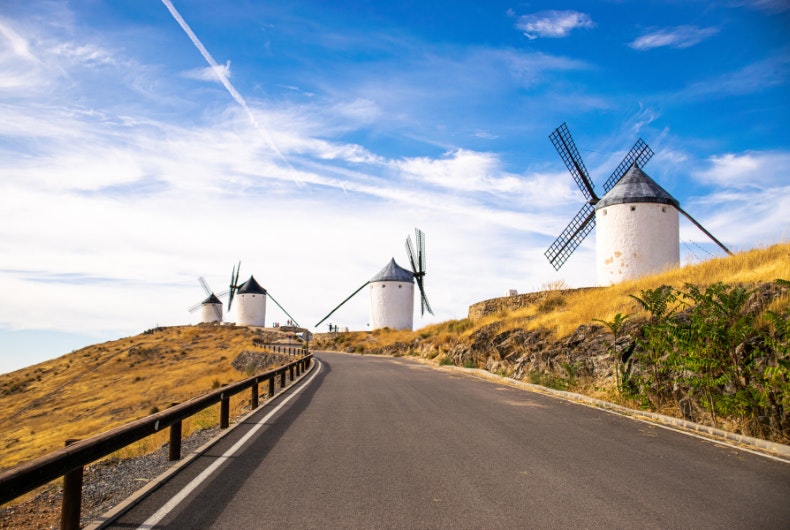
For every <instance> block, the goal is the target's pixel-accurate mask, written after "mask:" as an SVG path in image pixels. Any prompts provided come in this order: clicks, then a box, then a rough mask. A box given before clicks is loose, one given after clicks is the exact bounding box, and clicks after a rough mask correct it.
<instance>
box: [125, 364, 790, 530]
mask: <svg viewBox="0 0 790 530" xmlns="http://www.w3.org/2000/svg"><path fill="white" fill-rule="evenodd" d="M316 357H317V358H318V359H319V360H320V363H321V364H320V370H318V372H317V373H315V372H314V373H312V374H308V376H307V378H306V379H310V378H311V377H313V376H314V377H313V378H312V379H311V380H310V382H309V383H308V384H306V385H303V386H302V387H301V391H299V393H298V394H296V395H295V396H293V397H292V398H291V399H290V401H288V402H287V403H286V404H285V405H284V406H282V407H281V408H280V410H278V411H277V412H276V413H274V414H273V415H272V410H273V406H274V405H276V403H275V404H272V405H267V407H264V408H263V409H262V410H261V412H260V413H258V414H256V415H254V416H252V417H250V418H249V419H248V420H247V421H245V423H244V425H242V426H240V427H239V428H237V429H236V430H234V432H233V433H232V434H231V435H229V436H227V437H226V438H225V439H223V440H222V441H221V442H220V443H218V444H217V445H215V446H214V447H212V449H210V450H209V451H208V452H207V453H206V454H205V455H204V456H203V457H201V458H199V459H198V460H196V461H195V462H194V463H193V464H191V465H189V466H187V467H185V468H184V469H183V470H182V471H181V472H180V473H178V475H176V476H175V477H174V478H173V479H172V480H170V481H169V482H167V483H166V484H164V485H163V486H162V487H161V488H159V489H158V490H157V491H156V492H155V493H154V494H153V495H151V496H150V497H148V498H146V499H145V500H143V501H142V502H141V503H140V504H139V505H137V506H136V507H135V508H134V509H133V510H131V511H130V512H128V513H127V514H126V515H125V516H124V517H123V518H121V519H120V520H118V521H117V522H116V523H115V524H114V526H112V527H113V528H138V527H140V526H141V525H144V524H145V521H146V520H148V526H147V527H149V528H150V527H157V528H160V527H161V528H190V529H194V528H227V529H233V530H237V529H241V528H245V529H246V528H454V529H458V528H607V529H610V528H629V529H633V528H695V529H703V528H728V529H733V528H749V529H755V528H760V529H765V528H784V529H787V528H790V464H788V463H785V462H782V461H777V460H772V459H769V458H765V457H763V456H759V455H755V454H752V453H748V452H743V451H739V450H736V449H733V448H730V447H726V446H720V445H717V444H715V443H712V442H709V441H705V440H701V439H699V438H695V437H691V436H687V435H684V434H681V433H677V432H674V431H670V430H667V429H662V428H660V427H656V426H652V425H648V424H645V423H641V422H638V421H635V420H632V419H629V418H625V417H621V416H617V415H614V414H611V413H607V412H604V411H601V410H598V409H593V408H588V407H585V406H582V405H578V404H573V403H568V402H565V401H562V400H558V399H554V398H551V397H547V396H543V395H539V394H533V393H529V392H526V391H524V390H519V389H514V388H511V387H507V386H504V385H499V384H496V383H492V382H489V381H483V380H479V379H475V378H472V377H468V376H464V375H460V374H456V373H450V372H445V371H438V370H435V369H433V368H430V367H427V366H424V365H421V364H418V363H416V362H413V361H410V360H407V359H392V358H381V357H371V356H364V357H363V356H355V355H342V354H330V353H319V354H317V356H316ZM288 395H289V394H286V396H285V397H287V396H288ZM265 415H268V416H270V417H269V418H268V419H267V420H266V421H263V422H262V421H261V418H264V416H265ZM255 429H257V430H255ZM245 435H246V436H248V437H249V439H248V441H246V442H244V443H243V445H241V449H240V450H239V451H238V452H237V453H234V454H233V455H231V456H227V454H226V452H227V451H228V449H229V448H230V447H231V446H232V445H234V444H237V446H238V445H239V439H240V438H241V437H243V436H245ZM223 455H226V456H223ZM212 465H213V466H214V467H216V471H215V472H214V473H213V474H211V475H210V476H209V477H208V478H207V479H206V480H205V481H204V482H201V483H200V484H198V485H195V482H192V481H193V480H194V479H195V477H197V476H198V475H199V474H200V473H201V472H202V471H203V470H204V469H205V468H207V467H208V466H212ZM190 482H191V483H192V486H190V487H194V491H192V493H191V494H190V495H188V496H185V498H184V499H183V500H180V501H179V502H174V501H172V500H171V499H172V498H173V497H174V496H176V495H177V494H178V492H180V491H182V490H183V488H184V487H185V486H187V485H189V484H190ZM168 501H170V506H168V507H167V508H166V509H161V507H162V506H163V505H165V504H166V503H167V502H168ZM157 511H159V512H158V515H157V517H158V518H159V520H158V521H152V520H151V519H149V517H150V516H151V514H154V513H155V512H157ZM154 523H155V524H154ZM144 527H145V526H144Z"/></svg>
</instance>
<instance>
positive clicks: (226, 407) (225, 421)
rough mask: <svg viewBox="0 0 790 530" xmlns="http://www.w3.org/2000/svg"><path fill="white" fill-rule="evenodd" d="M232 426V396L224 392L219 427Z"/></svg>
mask: <svg viewBox="0 0 790 530" xmlns="http://www.w3.org/2000/svg"><path fill="white" fill-rule="evenodd" d="M228 426H230V396H226V395H225V394H222V396H221V397H220V402H219V428H220V429H227V428H228Z"/></svg>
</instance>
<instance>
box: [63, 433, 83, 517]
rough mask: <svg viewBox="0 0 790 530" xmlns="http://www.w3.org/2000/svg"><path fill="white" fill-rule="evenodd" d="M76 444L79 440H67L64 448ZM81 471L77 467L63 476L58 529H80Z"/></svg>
mask: <svg viewBox="0 0 790 530" xmlns="http://www.w3.org/2000/svg"><path fill="white" fill-rule="evenodd" d="M76 442H79V440H75V439H68V440H66V446H67V447H68V446H69V445H71V444H73V443H76ZM83 470H84V468H83V467H79V468H77V469H75V470H73V471H69V472H68V473H66V474H65V475H63V501H62V503H61V505H60V528H61V529H62V530H78V529H79V527H80V512H81V510H82V473H83Z"/></svg>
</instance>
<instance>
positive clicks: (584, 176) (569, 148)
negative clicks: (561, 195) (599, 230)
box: [549, 123, 598, 204]
mask: <svg viewBox="0 0 790 530" xmlns="http://www.w3.org/2000/svg"><path fill="white" fill-rule="evenodd" d="M549 139H550V140H551V143H552V144H554V149H556V150H557V153H559V155H560V158H562V161H563V162H565V167H567V168H568V171H570V172H571V175H572V176H573V180H575V181H576V185H577V186H579V189H580V190H582V193H583V194H584V197H585V198H586V199H587V200H588V201H590V202H591V203H592V204H595V203H596V202H598V196H597V195H595V191H594V190H593V183H592V180H590V175H589V173H587V168H586V167H585V166H584V162H583V161H582V157H581V155H579V150H578V149H576V143H575V142H574V141H573V137H572V136H571V133H570V131H569V130H568V126H567V125H566V124H565V123H563V124H562V125H560V126H559V127H557V128H556V129H555V130H554V132H553V133H551V134H550V135H549Z"/></svg>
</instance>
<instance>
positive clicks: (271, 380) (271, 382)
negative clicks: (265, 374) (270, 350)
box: [269, 375, 274, 398]
mask: <svg viewBox="0 0 790 530" xmlns="http://www.w3.org/2000/svg"><path fill="white" fill-rule="evenodd" d="M269 397H270V398H272V397H274V375H272V376H270V377H269Z"/></svg>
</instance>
